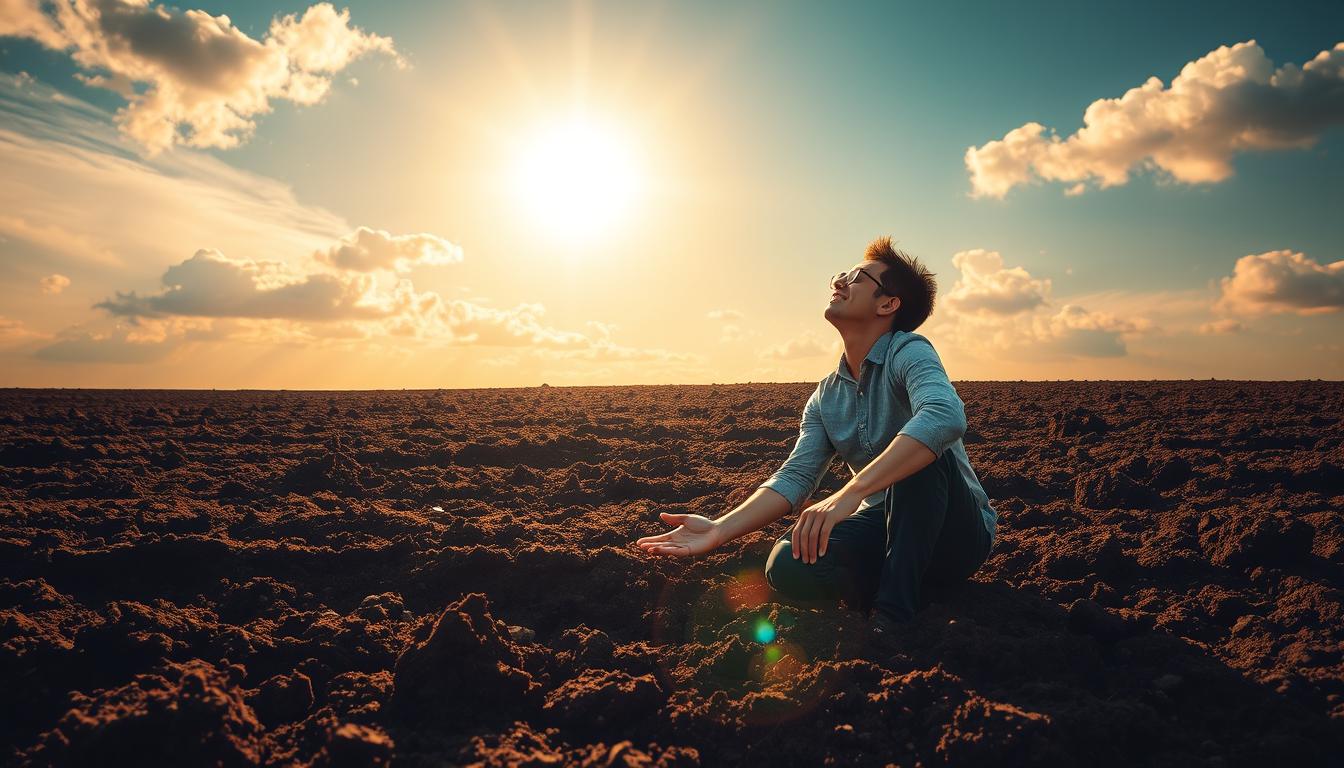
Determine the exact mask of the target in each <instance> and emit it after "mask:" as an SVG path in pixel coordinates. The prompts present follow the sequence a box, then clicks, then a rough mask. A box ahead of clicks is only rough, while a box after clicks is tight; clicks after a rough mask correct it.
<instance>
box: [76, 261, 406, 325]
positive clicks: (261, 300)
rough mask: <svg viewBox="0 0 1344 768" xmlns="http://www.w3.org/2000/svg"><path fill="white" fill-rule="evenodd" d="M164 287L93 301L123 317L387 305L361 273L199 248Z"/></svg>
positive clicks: (370, 309)
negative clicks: (300, 271)
mask: <svg viewBox="0 0 1344 768" xmlns="http://www.w3.org/2000/svg"><path fill="white" fill-rule="evenodd" d="M162 281H163V285H164V289H163V291H161V292H160V293H157V294H153V295H150V296H140V295H138V294H137V293H136V292H135V291H131V292H129V293H121V292H117V294H116V297H115V298H112V299H108V300H106V301H101V302H99V303H98V304H96V305H94V306H96V307H98V308H100V309H105V310H107V311H108V312H110V313H112V314H114V315H119V316H122V317H165V316H168V315H184V316H191V317H275V318H290V319H304V320H340V319H350V318H377V317H384V316H386V315H387V314H389V313H390V312H391V310H389V309H388V307H387V306H386V305H385V304H384V305H379V304H376V303H373V302H372V301H371V299H372V297H371V292H372V281H371V280H369V279H368V278H367V277H365V276H362V275H355V276H337V275H330V274H306V275H298V276H296V275H293V274H291V273H290V272H289V271H288V270H287V269H286V268H285V266H284V265H283V264H281V263H280V262H274V261H253V260H250V259H230V258H228V257H227V256H225V255H224V254H222V253H220V252H219V251H212V250H199V251H197V252H196V253H195V255H193V256H192V257H191V258H189V259H187V260H186V261H183V262H182V263H180V264H175V265H173V266H171V267H169V268H168V270H167V271H166V272H164V274H163V278H162Z"/></svg>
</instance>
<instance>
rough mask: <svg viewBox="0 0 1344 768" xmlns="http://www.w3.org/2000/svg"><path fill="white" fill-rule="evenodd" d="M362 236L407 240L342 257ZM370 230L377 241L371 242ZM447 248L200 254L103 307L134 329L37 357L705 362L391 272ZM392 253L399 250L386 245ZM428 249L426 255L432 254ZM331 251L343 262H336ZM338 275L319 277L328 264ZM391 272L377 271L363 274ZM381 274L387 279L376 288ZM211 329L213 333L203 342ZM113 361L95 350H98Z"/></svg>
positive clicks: (88, 335) (432, 242)
mask: <svg viewBox="0 0 1344 768" xmlns="http://www.w3.org/2000/svg"><path fill="white" fill-rule="evenodd" d="M360 233H364V236H365V238H367V237H373V238H374V242H376V243H378V244H380V247H382V246H383V245H386V244H388V243H392V244H397V243H400V244H401V245H402V247H401V248H400V250H397V251H396V253H402V254H403V255H402V256H395V255H389V254H393V251H391V250H389V251H388V252H387V253H386V254H384V256H386V258H383V257H378V258H374V257H372V256H359V257H358V258H355V257H350V258H354V259H355V260H354V261H350V260H349V259H348V258H347V257H344V256H341V255H340V254H341V249H342V248H346V247H348V246H350V245H351V244H352V243H358V242H360V240H361V237H360ZM368 233H376V234H374V235H369V234H368ZM443 245H446V242H445V241H443V240H442V239H441V238H437V237H435V236H433V235H412V236H392V235H389V234H387V233H385V232H382V233H378V232H377V231H376V230H370V229H367V228H360V230H358V231H357V232H356V233H355V234H352V235H350V236H347V237H345V238H343V239H342V240H341V241H340V242H339V243H337V244H336V245H335V246H333V247H331V248H329V249H324V250H318V251H316V252H315V253H314V254H313V257H314V258H313V260H312V263H311V265H310V268H299V267H294V266H291V265H288V264H286V263H283V262H279V261H267V260H258V259H248V258H231V257H229V256H226V255H224V254H223V253H221V252H219V251H217V250H209V249H202V250H199V251H197V252H196V253H195V254H194V255H192V257H191V258H189V259H186V260H185V261H182V262H180V263H178V264H175V265H173V266H171V267H169V268H168V269H167V270H166V271H165V272H164V273H163V275H162V277H161V279H160V283H161V285H162V287H161V288H160V290H158V291H157V292H155V293H151V294H147V295H141V294H140V293H138V292H136V291H129V292H125V293H123V292H119V291H118V292H116V294H115V296H113V297H112V298H109V299H107V300H105V301H101V302H99V303H97V304H96V305H95V307H97V308H99V309H103V310H105V311H106V312H107V313H109V314H110V315H111V316H113V317H115V318H119V319H121V320H124V321H126V322H129V323H130V330H129V331H127V332H126V333H124V334H121V335H118V333H113V332H102V333H93V332H86V331H80V332H79V333H74V334H70V335H68V337H63V338H62V339H60V340H59V341H57V342H56V343H54V344H52V345H50V346H48V347H46V348H43V350H40V354H39V357H40V358H42V359H47V360H66V361H70V360H76V359H84V360H85V361H94V362H113V361H124V362H153V361H156V360H159V359H162V354H152V353H151V352H150V351H148V350H146V349H145V348H144V347H143V346H142V345H145V344H158V345H159V346H160V353H162V350H163V349H166V348H168V347H176V346H179V345H180V344H181V343H182V342H183V340H184V339H185V338H187V337H188V336H189V337H190V338H192V339H196V340H205V339H207V338H208V339H210V340H230V341H241V342H245V343H256V344H272V345H274V344H293V345H300V346H309V345H311V346H342V345H362V344H367V342H369V341H370V340H382V341H389V340H393V339H406V340H415V341H418V342H421V343H424V344H426V345H428V346H431V347H433V346H492V347H529V348H531V349H532V350H534V351H535V352H536V353H538V354H539V355H540V356H542V357H551V358H559V357H565V358H570V359H583V360H604V361H617V362H623V361H665V362H667V361H672V362H695V361H699V360H701V358H700V356H698V355H686V354H682V353H676V352H670V351H667V350H660V349H640V348H635V347H629V346H625V345H621V344H618V343H616V342H615V341H614V340H613V338H612V331H613V329H614V326H612V325H610V324H606V323H601V322H597V321H589V322H588V323H587V324H586V329H585V330H584V331H575V330H564V329H559V328H555V327H553V326H551V325H550V324H548V323H547V322H546V321H545V319H544V316H545V314H546V308H545V307H544V306H543V305H541V304H538V303H522V304H519V305H517V306H515V307H510V308H495V307H489V306H484V305H482V304H478V303H473V302H470V301H465V300H462V299H445V298H443V297H442V296H440V295H439V294H437V293H435V292H433V291H424V292H420V291H417V290H416V289H415V287H414V285H413V284H412V283H411V281H410V280H408V279H405V278H399V279H396V278H394V277H393V275H392V273H393V272H394V271H395V269H396V264H397V261H398V260H407V261H409V260H410V259H411V258H412V257H414V258H415V259H421V258H422V257H423V256H424V253H426V252H428V253H430V254H431V256H430V258H440V257H441V256H442V254H444V253H457V250H456V249H455V248H448V249H445V248H443V247H442V246H443ZM389 247H390V246H389ZM426 249H427V250H426ZM332 254H336V255H335V256H333V255H332ZM332 266H336V267H341V268H342V269H339V270H338V271H334V272H333V271H321V270H323V269H327V268H329V267H332ZM364 269H368V270H375V269H379V270H382V272H381V273H379V274H371V273H370V272H367V271H357V270H364ZM380 276H381V277H382V278H385V279H379V278H380ZM207 331H209V332H210V333H211V334H213V335H209V336H207V335H206V332H207ZM103 344H105V345H107V346H109V347H111V348H112V349H111V351H109V352H106V353H104V352H101V351H96V349H95V348H97V347H99V345H103Z"/></svg>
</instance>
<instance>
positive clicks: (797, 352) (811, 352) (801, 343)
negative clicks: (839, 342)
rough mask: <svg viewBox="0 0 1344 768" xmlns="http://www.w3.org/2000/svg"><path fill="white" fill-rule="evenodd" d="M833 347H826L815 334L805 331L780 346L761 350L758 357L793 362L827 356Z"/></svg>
mask: <svg viewBox="0 0 1344 768" xmlns="http://www.w3.org/2000/svg"><path fill="white" fill-rule="evenodd" d="M833 347H834V345H827V344H826V342H825V341H824V340H822V338H821V337H820V336H819V335H817V334H816V333H815V332H813V331H807V332H805V333H803V334H801V335H799V336H795V337H794V338H792V339H789V340H788V341H785V342H783V343H782V344H776V345H774V346H770V347H766V348H765V349H763V350H761V352H760V356H761V357H762V358H765V359H767V360H795V359H797V358H801V357H819V356H821V355H825V354H829V353H830V352H831V351H832V349H833Z"/></svg>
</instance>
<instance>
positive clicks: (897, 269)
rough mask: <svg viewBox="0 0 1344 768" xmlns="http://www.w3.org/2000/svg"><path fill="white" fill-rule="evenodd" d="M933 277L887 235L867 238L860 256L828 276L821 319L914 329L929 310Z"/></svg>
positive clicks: (934, 286)
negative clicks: (828, 293) (827, 298)
mask: <svg viewBox="0 0 1344 768" xmlns="http://www.w3.org/2000/svg"><path fill="white" fill-rule="evenodd" d="M937 293H938V283H937V281H935V280H934V277H933V273H932V272H930V271H929V270H928V269H926V268H925V267H924V265H923V264H920V263H919V259H916V258H915V257H913V256H911V255H909V254H907V253H905V252H904V251H899V250H896V249H895V248H893V247H892V245H891V238H890V237H879V238H877V239H876V240H874V241H873V242H871V243H869V244H868V250H867V251H866V252H865V253H864V255H863V261H861V262H859V263H858V264H856V265H855V266H853V267H851V268H850V269H849V270H847V271H846V272H844V273H842V274H841V276H840V277H839V279H835V278H833V279H832V280H831V302H830V304H828V305H827V307H826V313H825V314H826V319H827V320H830V321H831V323H832V324H833V325H837V326H838V325H840V324H842V323H843V324H863V323H875V324H876V323H881V324H884V325H887V326H888V327H889V328H890V329H891V330H893V331H913V330H915V329H916V328H918V327H919V326H920V325H922V324H923V323H924V321H925V320H927V319H928V317H929V315H930V314H931V313H932V312H933V301H934V297H935V296H936V295H937Z"/></svg>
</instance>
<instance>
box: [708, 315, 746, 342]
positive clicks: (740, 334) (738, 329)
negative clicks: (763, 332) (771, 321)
mask: <svg viewBox="0 0 1344 768" xmlns="http://www.w3.org/2000/svg"><path fill="white" fill-rule="evenodd" d="M705 317H708V318H709V319H710V320H721V321H724V322H722V323H720V325H719V343H721V344H731V343H733V342H735V341H743V340H745V339H749V338H751V337H753V336H758V335H759V334H758V333H757V332H756V331H754V330H751V329H748V328H743V327H742V323H741V321H742V320H743V319H744V318H745V317H746V315H744V314H743V313H741V312H739V311H738V310H736V309H711V310H710V311H708V312H706V313H705Z"/></svg>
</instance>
